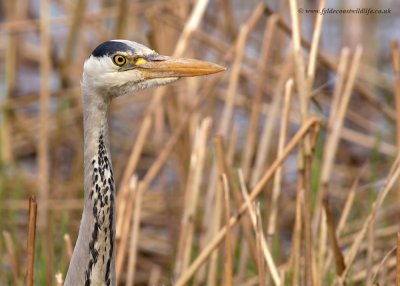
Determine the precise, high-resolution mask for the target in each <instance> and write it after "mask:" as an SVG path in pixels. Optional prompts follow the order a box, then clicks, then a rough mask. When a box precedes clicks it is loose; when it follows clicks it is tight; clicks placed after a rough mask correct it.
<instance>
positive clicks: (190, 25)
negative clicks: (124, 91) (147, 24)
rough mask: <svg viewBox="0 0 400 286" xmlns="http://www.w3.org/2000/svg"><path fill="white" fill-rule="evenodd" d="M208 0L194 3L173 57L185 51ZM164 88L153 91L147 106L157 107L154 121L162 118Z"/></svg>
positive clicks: (201, 18)
mask: <svg viewBox="0 0 400 286" xmlns="http://www.w3.org/2000/svg"><path fill="white" fill-rule="evenodd" d="M208 1H209V0H198V1H197V2H196V5H195V6H194V8H193V10H192V13H191V14H190V16H189V19H188V20H187V21H186V23H185V26H184V27H183V30H182V33H181V34H180V36H179V39H178V41H177V43H176V45H175V50H174V52H173V54H172V56H173V57H182V56H183V54H184V53H185V51H186V49H187V47H188V43H189V40H190V38H191V36H192V34H193V32H194V31H195V30H196V29H197V28H198V26H199V25H200V23H201V21H202V20H203V16H204V13H205V10H206V8H207V5H208ZM166 90H167V88H166V87H160V88H158V89H157V90H156V92H155V93H154V97H153V99H152V101H151V103H150V104H149V107H148V109H149V110H154V109H158V112H156V113H155V116H156V117H157V119H156V122H158V121H161V119H162V118H161V116H160V110H159V109H160V106H161V105H160V104H159V103H160V102H161V101H162V98H163V97H164V94H165V92H166ZM161 114H162V112H161Z"/></svg>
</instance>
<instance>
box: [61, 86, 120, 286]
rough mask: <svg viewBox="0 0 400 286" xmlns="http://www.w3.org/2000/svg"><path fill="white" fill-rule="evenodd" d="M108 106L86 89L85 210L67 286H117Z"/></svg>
mask: <svg viewBox="0 0 400 286" xmlns="http://www.w3.org/2000/svg"><path fill="white" fill-rule="evenodd" d="M108 105H109V104H108V102H106V101H104V100H103V98H102V97H101V96H99V95H97V94H93V93H91V92H88V91H87V90H85V89H83V110H84V120H83V127H84V178H85V181H84V188H85V193H84V210H83V215H82V221H81V226H80V229H79V235H78V240H77V242H76V245H75V249H74V253H73V256H72V259H71V263H70V268H69V270H68V273H67V277H66V280H65V285H115V249H114V243H115V215H114V213H115V203H114V201H115V200H114V195H115V187H114V178H113V172H112V165H111V157H110V153H109V139H108V138H109V137H108V123H107V115H108Z"/></svg>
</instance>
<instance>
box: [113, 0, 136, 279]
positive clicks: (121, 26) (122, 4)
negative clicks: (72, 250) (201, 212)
mask: <svg viewBox="0 0 400 286" xmlns="http://www.w3.org/2000/svg"><path fill="white" fill-rule="evenodd" d="M129 3H130V2H129ZM129 12H130V11H129V4H128V1H127V0H120V1H119V3H118V16H117V25H116V26H117V27H116V30H115V36H116V38H117V39H123V38H124V36H125V34H126V32H125V30H126V26H127V25H126V24H127V20H128V19H127V18H128V14H129V16H130V17H132V15H130V13H129ZM132 285H133V284H132Z"/></svg>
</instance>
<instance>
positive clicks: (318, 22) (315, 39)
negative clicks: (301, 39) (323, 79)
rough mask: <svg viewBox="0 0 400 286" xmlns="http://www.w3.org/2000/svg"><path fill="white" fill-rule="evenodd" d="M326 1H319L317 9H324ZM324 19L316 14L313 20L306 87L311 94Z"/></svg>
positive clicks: (321, 15) (320, 14)
mask: <svg viewBox="0 0 400 286" xmlns="http://www.w3.org/2000/svg"><path fill="white" fill-rule="evenodd" d="M325 3H326V0H320V1H319V6H318V9H319V10H320V11H321V10H322V9H323V8H325ZM323 19H324V15H323V14H322V13H318V14H317V17H316V19H315V25H314V32H313V35H312V40H311V48H310V58H309V60H308V68H307V85H308V90H309V91H310V92H311V90H313V85H314V78H315V70H316V67H317V52H318V44H319V38H320V36H321V30H322V21H323Z"/></svg>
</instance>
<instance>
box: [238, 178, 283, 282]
mask: <svg viewBox="0 0 400 286" xmlns="http://www.w3.org/2000/svg"><path fill="white" fill-rule="evenodd" d="M239 181H240V189H241V191H242V195H243V198H244V205H245V206H246V208H247V210H248V211H249V216H250V218H251V222H252V225H253V229H254V232H255V234H256V237H258V240H259V242H260V246H261V252H262V254H263V256H264V259H265V261H266V262H267V266H268V270H269V272H270V274H271V276H272V280H273V281H274V284H275V285H281V279H280V277H279V273H278V269H277V267H276V265H275V262H274V259H273V257H272V255H271V251H270V250H269V248H268V244H267V240H266V239H265V236H264V233H263V231H262V227H261V225H262V224H261V221H260V220H261V217H260V213H259V208H258V209H257V207H256V206H255V203H253V204H252V201H251V198H250V196H249V193H248V191H247V187H246V185H245V181H244V175H243V173H242V171H241V170H239ZM257 262H258V261H257ZM257 265H258V266H260V263H257ZM261 265H262V263H261ZM259 270H260V271H261V273H259V275H260V276H264V277H263V279H264V280H263V281H265V273H264V269H259ZM264 283H265V282H264ZM264 283H261V284H260V285H263V284H264Z"/></svg>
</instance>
